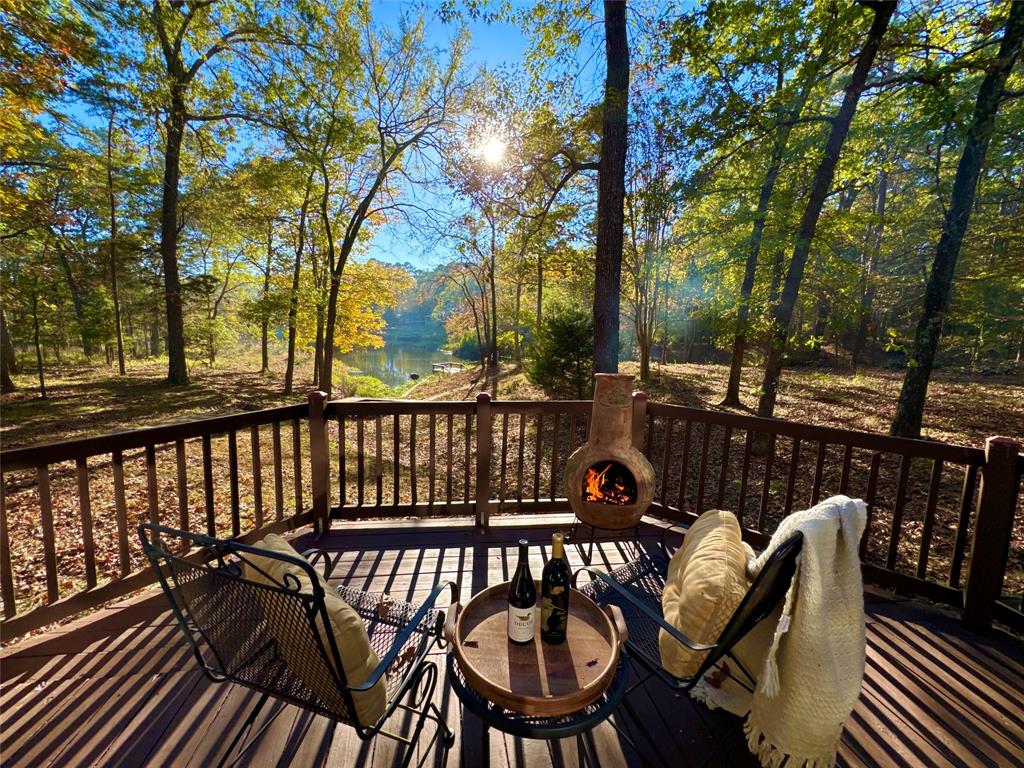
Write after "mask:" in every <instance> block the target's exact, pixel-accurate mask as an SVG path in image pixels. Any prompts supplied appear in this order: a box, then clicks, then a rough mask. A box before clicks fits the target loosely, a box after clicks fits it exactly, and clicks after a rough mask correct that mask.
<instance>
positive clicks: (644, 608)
mask: <svg viewBox="0 0 1024 768" xmlns="http://www.w3.org/2000/svg"><path fill="white" fill-rule="evenodd" d="M584 571H586V572H587V573H588V574H590V575H591V576H592V577H594V578H596V579H600V580H601V581H603V582H604V583H605V584H607V585H608V586H609V587H611V588H612V589H613V590H615V592H616V594H618V595H619V596H620V597H621V598H622V599H623V600H624V601H625V602H626V603H628V604H629V606H630V607H631V608H633V609H635V610H637V611H639V612H640V613H642V614H643V615H644V616H646V617H647V618H648V619H650V620H651V621H653V622H654V623H655V624H657V625H658V628H659V629H663V630H665V632H667V633H668V634H669V635H670V636H671V637H672V639H674V640H675V641H676V642H677V643H680V644H681V645H685V646H686V647H687V648H689V649H690V650H693V651H710V650H711V649H712V648H714V647H715V645H716V644H714V643H712V644H711V645H705V644H704V643H697V642H694V641H693V640H691V639H690V638H688V637H687V636H686V635H684V634H683V633H682V632H680V631H679V630H678V629H676V628H675V627H673V626H672V625H671V624H669V623H668V622H667V621H665V617H664V616H661V615H659V614H658V613H656V612H655V611H653V610H651V608H650V606H648V605H645V604H644V603H641V602H640V601H639V600H637V599H636V598H635V597H633V595H631V594H630V593H629V590H627V589H626V588H625V587H623V586H622V585H621V584H620V583H619V582H617V581H616V580H615V579H613V578H612V577H611V576H609V575H608V574H607V573H605V572H604V571H598V570H595V569H593V568H587V567H586V566H584V567H582V568H580V569H579V570H578V571H576V573H574V574H573V577H572V581H573V584H575V583H576V579H577V578H578V577H579V575H580V574H581V573H583V572H584Z"/></svg>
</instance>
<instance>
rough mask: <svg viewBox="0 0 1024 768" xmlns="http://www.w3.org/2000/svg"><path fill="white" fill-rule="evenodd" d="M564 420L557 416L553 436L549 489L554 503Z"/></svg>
mask: <svg viewBox="0 0 1024 768" xmlns="http://www.w3.org/2000/svg"><path fill="white" fill-rule="evenodd" d="M561 420H562V414H560V413H556V414H555V426H554V430H553V431H552V436H551V485H550V487H549V489H550V493H549V494H548V498H550V499H551V500H552V501H554V500H555V491H556V490H557V485H558V430H559V427H560V426H561V425H560V422H561Z"/></svg>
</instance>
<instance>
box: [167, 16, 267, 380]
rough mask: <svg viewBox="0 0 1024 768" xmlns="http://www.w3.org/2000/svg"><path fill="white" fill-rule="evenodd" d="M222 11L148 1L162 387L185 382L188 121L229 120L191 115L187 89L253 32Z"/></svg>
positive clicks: (245, 21)
mask: <svg viewBox="0 0 1024 768" xmlns="http://www.w3.org/2000/svg"><path fill="white" fill-rule="evenodd" d="M223 8H224V7H223V6H219V7H216V8H215V7H214V3H213V2H212V0H194V1H192V2H178V1H177V0H174V1H173V2H168V1H167V0H153V4H152V8H151V9H150V12H149V13H148V14H147V16H148V22H149V25H150V27H151V29H152V30H153V31H154V33H155V35H156V37H157V39H158V41H159V49H160V53H161V54H162V58H163V67H162V71H161V73H160V74H161V78H162V80H163V82H162V85H163V86H164V91H163V92H164V94H165V96H164V100H163V104H162V108H163V113H164V117H163V130H164V152H163V155H164V158H163V159H164V173H163V185H162V187H161V199H160V258H161V261H162V263H163V273H164V301H165V306H166V311H167V383H168V384H172V385H175V384H188V367H187V365H186V363H185V325H184V319H183V318H184V316H183V314H182V295H181V278H180V275H179V270H178V234H179V231H180V223H179V217H178V200H179V196H180V191H179V184H180V180H181V150H182V144H183V141H184V138H185V128H186V126H187V125H188V124H189V123H190V122H197V121H201V122H214V121H217V120H222V119H224V118H226V117H227V116H228V115H227V114H209V115H204V114H196V113H195V112H192V111H191V110H190V107H192V106H193V105H192V104H191V100H190V98H189V90H190V88H192V87H193V85H194V84H195V83H196V81H197V78H198V77H199V76H200V73H201V72H202V71H203V70H204V68H207V67H208V66H209V65H210V63H211V62H212V61H213V60H215V59H217V58H218V57H224V56H225V55H226V54H227V53H230V52H233V51H236V50H237V49H238V48H239V47H240V46H243V45H245V44H246V43H249V42H251V41H253V40H254V39H256V35H257V33H258V27H257V25H256V24H255V22H254V21H253V20H252V19H249V18H246V17H245V16H244V14H242V13H233V11H235V10H237V9H235V8H234V7H233V6H231V5H229V6H228V7H227V8H226V9H223ZM225 72H226V70H222V73H225ZM222 85H223V83H222Z"/></svg>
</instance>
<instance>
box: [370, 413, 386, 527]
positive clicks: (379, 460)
mask: <svg viewBox="0 0 1024 768" xmlns="http://www.w3.org/2000/svg"><path fill="white" fill-rule="evenodd" d="M381 421H382V420H381V417H380V416H378V417H377V418H376V419H374V427H375V429H374V434H375V435H376V447H377V450H376V452H375V453H374V459H373V478H374V483H375V484H376V492H377V506H378V507H379V506H380V505H381V503H382V501H383V498H384V468H383V467H384V465H383V461H384V457H383V454H384V435H383V432H382V428H381Z"/></svg>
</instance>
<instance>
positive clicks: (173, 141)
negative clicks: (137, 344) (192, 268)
mask: <svg viewBox="0 0 1024 768" xmlns="http://www.w3.org/2000/svg"><path fill="white" fill-rule="evenodd" d="M170 108H171V111H170V114H168V115H167V119H166V120H165V121H164V127H165V129H166V130H167V144H166V147H165V150H164V184H163V196H162V202H161V210H160V257H161V260H162V262H163V268H164V298H165V303H166V307H167V383H168V384H171V385H180V384H188V383H189V382H188V368H187V366H186V363H185V323H184V319H183V316H182V307H181V280H180V278H179V277H178V180H179V176H180V165H181V142H182V139H183V137H184V135H185V94H184V86H183V85H181V84H178V83H172V85H171V105H170Z"/></svg>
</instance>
